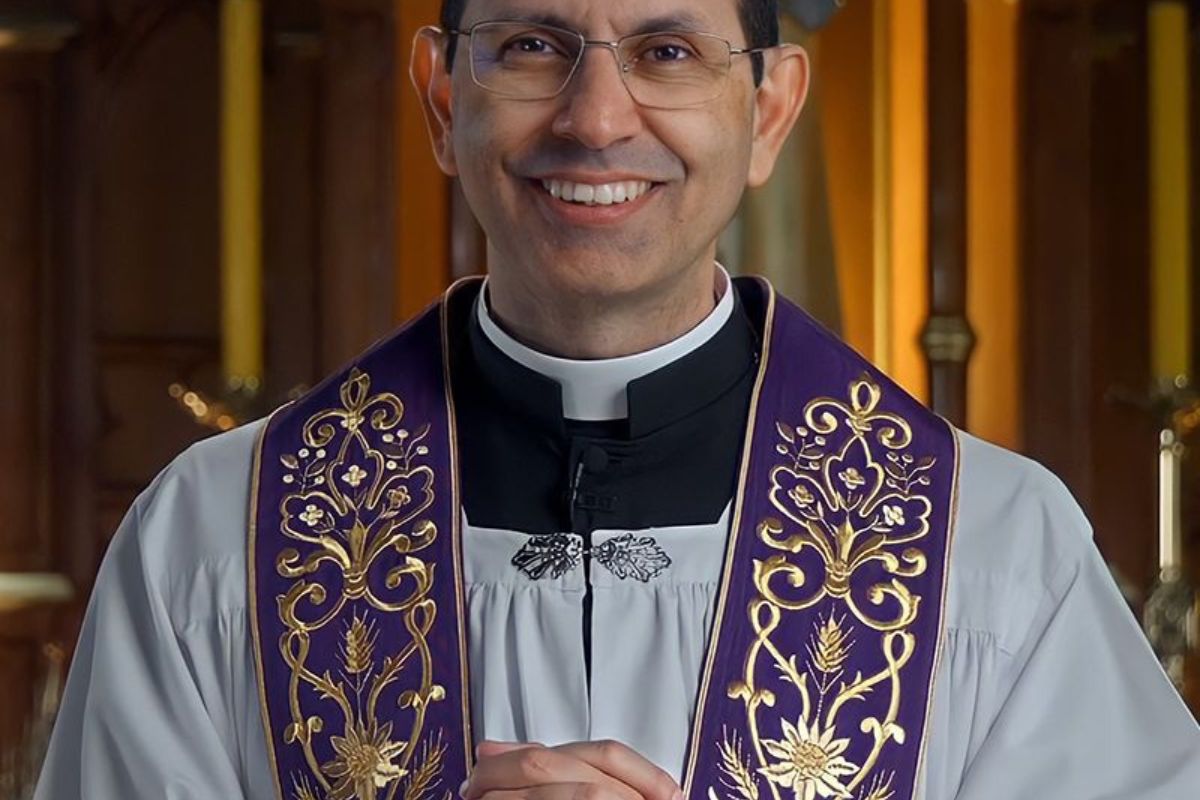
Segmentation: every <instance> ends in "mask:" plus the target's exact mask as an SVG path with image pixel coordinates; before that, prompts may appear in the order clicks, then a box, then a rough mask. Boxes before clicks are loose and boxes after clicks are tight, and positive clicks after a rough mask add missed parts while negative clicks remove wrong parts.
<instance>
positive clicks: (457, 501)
mask: <svg viewBox="0 0 1200 800" xmlns="http://www.w3.org/2000/svg"><path fill="white" fill-rule="evenodd" d="M482 282H483V278H480V277H478V276H471V277H466V278H460V279H459V280H457V281H455V282H454V283H453V284H451V285H450V288H448V289H447V290H446V292H445V293H444V294H443V295H442V300H441V308H440V309H439V313H440V315H441V334H442V343H441V344H442V375H443V380H444V381H445V385H446V391H445V396H446V432H447V438H448V439H449V446H450V451H449V453H448V457H449V458H448V460H449V464H450V512H451V514H453V516H454V519H453V520H451V522H450V531H451V533H450V546H451V550H452V558H453V561H454V602H455V606H456V607H455V613H456V614H457V615H458V624H457V628H458V651H459V659H458V663H459V671H460V676H459V678H460V680H461V682H462V691H461V693H460V695H461V698H462V699H461V709H460V710H461V712H462V721H463V725H462V728H463V755H464V757H465V760H466V764H465V765H464V766H465V767H466V770H467V775H470V774H471V770H472V769H473V768H474V766H475V737H474V733H473V731H472V720H471V674H470V670H471V667H470V664H469V663H468V662H469V657H470V650H469V649H468V642H467V612H466V589H467V581H466V576H465V566H464V555H463V553H464V549H465V548H464V544H463V541H462V503H461V498H462V493H461V487H460V485H459V473H458V417H457V415H456V411H455V405H454V388H453V384H452V383H451V382H450V378H451V376H450V312H449V308H450V298H451V297H452V296H453V295H454V294H455V293H457V292H458V291H460V290H461V289H462V288H463V287H465V286H467V285H469V284H471V283H482Z"/></svg>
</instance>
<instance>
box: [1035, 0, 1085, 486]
mask: <svg viewBox="0 0 1200 800" xmlns="http://www.w3.org/2000/svg"><path fill="white" fill-rule="evenodd" d="M1023 9H1024V12H1025V13H1024V15H1023V17H1022V21H1021V39H1022V41H1021V47H1022V56H1021V61H1022V63H1021V76H1020V82H1021V83H1020V89H1019V91H1020V93H1021V94H1020V97H1021V99H1020V103H1021V109H1020V113H1021V116H1022V130H1021V141H1020V147H1021V164H1022V171H1021V190H1020V191H1021V208H1022V210H1023V214H1022V218H1021V231H1022V233H1021V237H1022V240H1021V249H1022V272H1021V297H1022V302H1021V308H1022V319H1021V347H1022V405H1023V406H1024V407H1025V409H1026V414H1025V419H1024V427H1025V431H1024V437H1023V438H1024V441H1025V447H1026V452H1028V453H1029V454H1030V455H1032V456H1034V457H1035V458H1037V459H1039V460H1040V461H1042V462H1043V463H1045V464H1046V466H1048V467H1049V468H1050V469H1051V470H1053V471H1054V472H1055V473H1056V474H1058V475H1059V477H1061V478H1062V479H1063V480H1064V481H1066V483H1067V485H1068V486H1070V487H1071V489H1072V490H1073V491H1074V492H1075V493H1076V496H1077V497H1079V498H1080V499H1081V500H1082V501H1083V502H1084V504H1085V506H1086V504H1087V502H1088V501H1089V500H1090V499H1091V497H1092V492H1093V487H1092V481H1091V474H1090V472H1089V470H1088V464H1090V463H1091V460H1092V449H1091V448H1092V439H1091V436H1090V431H1089V430H1088V424H1087V423H1088V418H1087V413H1086V409H1087V408H1088V407H1089V405H1090V398H1091V397H1092V396H1093V395H1094V393H1095V391H1096V390H1095V387H1094V386H1093V385H1092V383H1091V376H1090V373H1089V370H1088V353H1089V352H1090V347H1091V335H1092V331H1091V326H1090V324H1089V323H1090V319H1091V317H1090V313H1089V311H1088V309H1089V307H1090V305H1091V302H1092V294H1091V275H1090V273H1089V269H1088V266H1089V264H1090V261H1091V257H1092V252H1091V248H1092V241H1091V233H1090V228H1091V220H1090V218H1089V208H1090V196H1091V195H1090V192H1091V174H1090V164H1091V136H1090V122H1089V120H1090V119H1091V113H1092V107H1091V106H1092V95H1091V92H1092V83H1091V70H1090V62H1089V60H1088V59H1086V58H1078V57H1075V58H1064V57H1063V55H1062V54H1064V53H1086V52H1087V50H1088V46H1089V29H1088V20H1087V16H1086V13H1085V10H1084V9H1083V8H1082V3H1081V2H1080V3H1070V4H1068V3H1066V2H1064V0H1059V2H1053V3H1051V2H1047V3H1045V4H1039V3H1029V4H1026V5H1025V6H1023Z"/></svg>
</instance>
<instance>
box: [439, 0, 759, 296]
mask: <svg viewBox="0 0 1200 800" xmlns="http://www.w3.org/2000/svg"><path fill="white" fill-rule="evenodd" d="M529 17H540V18H542V19H543V20H544V19H546V18H552V19H556V20H558V21H559V24H560V26H562V27H566V28H570V29H572V30H576V31H579V32H580V33H582V34H584V35H585V36H586V37H587V38H588V39H600V40H606V41H615V40H617V39H619V38H620V37H621V36H624V35H626V34H629V33H632V32H635V31H639V30H641V29H644V28H645V26H646V25H647V23H648V22H650V21H653V20H658V19H672V18H674V19H680V20H688V21H690V23H691V24H692V25H693V26H694V27H695V28H696V29H698V30H701V31H705V32H710V33H714V34H717V35H719V36H721V37H723V38H725V39H728V40H729V41H730V42H732V43H733V45H734V46H735V47H745V46H747V42H746V37H745V34H744V32H743V30H742V26H741V22H740V18H739V15H738V3H737V0H472V2H470V3H469V4H468V7H467V10H466V13H465V16H464V18H463V21H462V24H461V26H460V28H461V29H463V30H466V29H468V28H470V27H471V26H472V25H473V24H475V23H478V22H482V21H490V20H501V19H523V18H529ZM469 59H470V55H469V51H468V39H467V38H466V37H460V38H459V41H458V50H457V56H456V60H455V64H454V70H453V76H452V79H451V84H450V86H451V92H452V95H451V97H452V100H451V109H452V110H451V120H450V137H449V146H450V148H451V150H452V152H451V153H449V158H447V157H446V156H443V159H442V160H443V165H444V166H446V167H447V168H448V169H449V170H450V171H451V172H456V173H457V174H458V175H459V176H460V178H461V181H462V186H463V191H464V193H465V194H466V197H467V201H468V202H469V204H470V206H471V208H472V209H473V210H474V212H475V214H476V216H477V217H478V219H479V221H480V223H481V225H482V226H483V229H484V231H485V232H486V234H487V237H488V242H489V268H490V269H491V271H492V273H493V275H496V276H499V275H500V274H501V273H502V272H503V273H504V274H505V275H504V276H505V279H506V280H507V281H508V282H509V283H510V285H512V284H516V285H520V286H522V287H524V288H526V289H531V290H541V291H540V292H539V293H541V294H542V295H543V296H545V294H546V293H549V294H550V295H556V294H561V293H566V294H567V295H573V296H576V297H590V298H594V299H596V300H603V299H604V298H611V299H618V298H622V297H629V296H631V295H636V294H639V293H647V292H649V293H653V292H654V291H655V290H656V289H662V288H664V287H669V286H670V285H671V284H672V283H673V282H676V281H678V280H679V279H680V277H681V276H682V275H684V274H685V273H687V272H688V271H689V270H692V269H709V268H710V267H711V260H712V258H713V257H714V254H715V241H716V238H717V236H718V235H719V233H720V231H721V230H722V228H723V227H724V226H725V225H726V224H727V223H728V221H729V219H730V218H731V217H732V216H733V214H734V212H735V210H736V208H737V205H738V202H739V200H740V198H741V195H742V192H743V189H744V188H745V186H746V183H747V178H748V171H749V168H750V163H751V151H752V143H753V139H754V118H755V106H754V84H753V77H752V68H751V62H750V59H749V57H747V56H735V57H734V59H733V67H732V70H731V73H730V76H729V80H728V82H727V85H726V88H725V90H724V92H723V93H722V94H721V96H719V97H718V98H717V99H716V100H713V101H711V102H709V103H707V104H706V105H703V106H700V107H696V108H686V109H680V110H662V109H652V108H645V107H642V106H640V105H638V104H637V103H636V102H635V101H634V100H633V98H632V97H631V96H630V94H629V92H628V90H627V89H626V88H625V85H624V83H623V82H622V79H621V75H620V72H619V68H618V66H617V63H616V59H615V58H614V57H613V54H612V52H611V51H609V50H606V49H604V48H601V47H590V48H588V49H587V50H586V52H585V55H584V58H583V61H582V63H581V64H580V66H579V68H578V70H577V71H576V73H575V74H574V76H573V77H572V79H571V82H570V84H569V85H568V86H567V88H566V89H565V90H564V91H563V93H562V94H561V95H559V96H558V97H555V98H552V99H548V100H534V101H530V100H513V99H506V98H503V97H499V96H496V95H494V94H492V93H489V92H488V91H486V90H484V89H482V88H480V87H479V86H477V85H475V84H474V82H473V81H472V79H471V75H470V63H469ZM555 181H557V182H559V187H561V186H562V185H563V184H584V185H587V186H593V187H594V186H606V185H607V186H611V185H614V184H642V185H643V186H644V185H645V184H649V187H650V188H649V190H648V191H646V192H645V193H644V194H641V195H640V196H638V197H637V198H636V199H634V200H632V201H627V202H625V203H614V204H612V205H599V204H596V205H587V204H583V203H579V202H571V201H569V200H566V199H563V198H561V197H558V198H556V197H554V196H553V195H552V193H551V190H552V189H553V188H554V184H553V183H552V182H555ZM630 188H632V187H630ZM601 191H602V192H604V191H606V190H601ZM584 194H585V195H586V190H585V191H584ZM619 194H620V192H619V191H618V192H617V195H618V196H619Z"/></svg>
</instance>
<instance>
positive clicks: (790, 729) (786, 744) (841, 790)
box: [759, 719, 858, 800]
mask: <svg viewBox="0 0 1200 800" xmlns="http://www.w3.org/2000/svg"><path fill="white" fill-rule="evenodd" d="M834 733H835V729H834V728H833V727H830V728H829V729H828V730H826V731H824V732H822V731H821V723H820V722H819V721H816V720H814V721H813V725H812V727H811V728H809V727H808V726H807V725H805V723H804V720H803V719H799V720H797V721H796V725H795V726H793V725H792V724H791V723H790V722H788V721H787V720H783V736H784V738H783V740H782V741H777V740H774V739H764V740H763V747H765V748H766V750H767V752H768V753H770V754H771V755H772V756H774V757H775V758H778V759H781V760H780V761H777V762H775V763H774V764H771V765H770V766H769V767H763V768H761V769H760V770H759V772H760V773H762V774H763V775H765V776H766V777H767V779H768V780H770V781H771V782H773V783H777V784H779V785H780V786H783V787H786V788H789V789H791V790H792V791H793V792H794V793H795V796H796V800H816V798H818V797H837V798H849V797H852V795H851V794H850V790H849V789H847V788H846V784H845V783H843V782H842V778H844V777H846V776H847V775H853V774H854V773H856V772H857V771H858V765H857V764H851V763H850V762H849V761H847V760H846V759H845V758H843V757H842V753H844V752H846V748H847V747H849V746H850V740H849V739H834V738H833V736H834Z"/></svg>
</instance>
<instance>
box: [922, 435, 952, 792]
mask: <svg viewBox="0 0 1200 800" xmlns="http://www.w3.org/2000/svg"><path fill="white" fill-rule="evenodd" d="M938 419H941V420H942V422H943V423H944V424H945V425H946V427H947V428H948V429H949V430H950V438H951V439H952V440H953V441H954V478H953V479H952V483H951V489H950V514H949V516H948V518H947V520H946V546H945V551H944V553H943V561H942V565H943V566H942V597H941V606H940V608H939V609H938V612H939V614H940V616H939V617H938V632H937V641H936V642H935V644H934V648H935V649H934V651H933V667H932V668H931V669H930V672H929V696H928V697H927V698H926V700H925V724H924V726H922V730H921V747H920V750H918V752H917V772H916V775H915V779H914V781H913V797H914V798H915V797H922V796H923V795H922V794H921V792H922V790H923V789H924V788H925V757H926V756H927V755H928V752H929V733H930V730H931V729H932V728H933V724H932V714H933V701H934V697H935V695H936V694H937V682H938V677H939V675H940V674H941V671H942V670H941V668H942V657H943V655H944V648H945V646H946V614H947V612H948V608H947V605H948V603H947V596H948V595H949V593H950V592H949V590H950V557H951V556H952V555H953V554H954V536H955V533H956V532H957V530H958V490H959V475H960V474H961V472H962V445H961V442H960V441H959V438H958V430H957V429H956V428H955V427H954V426H953V425H952V424H951V423H950V421H949V420H947V419H943V418H941V417H939V418H938Z"/></svg>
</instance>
